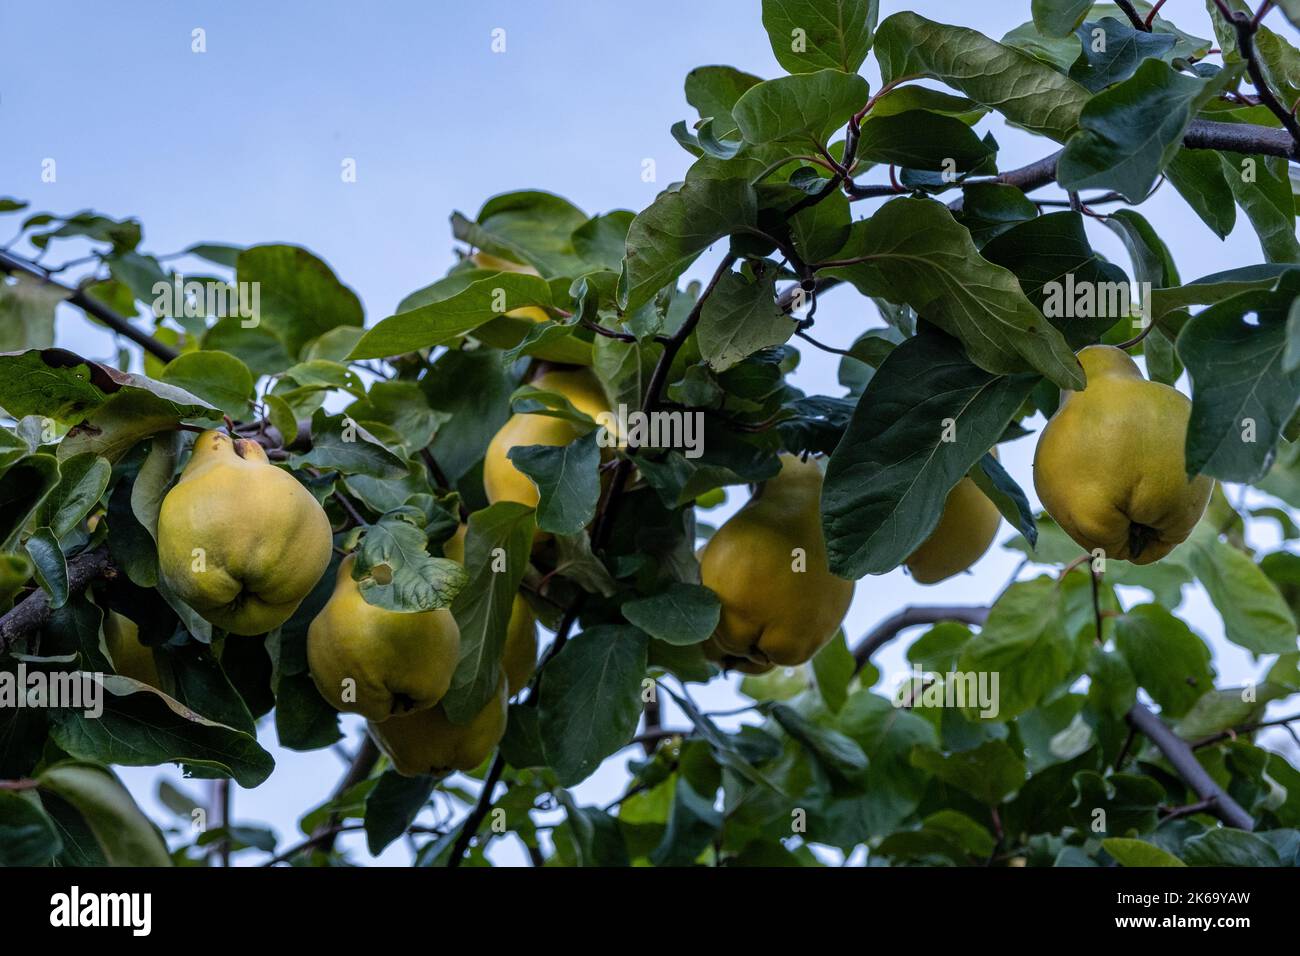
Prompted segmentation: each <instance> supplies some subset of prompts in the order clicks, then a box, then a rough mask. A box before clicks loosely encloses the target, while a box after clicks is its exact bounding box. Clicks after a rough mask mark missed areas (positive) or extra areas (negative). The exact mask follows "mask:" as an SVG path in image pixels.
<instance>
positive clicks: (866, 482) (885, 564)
mask: <svg viewBox="0 0 1300 956" xmlns="http://www.w3.org/2000/svg"><path fill="white" fill-rule="evenodd" d="M1035 381H1036V380H1035V379H1034V378H1033V377H1031V376H1015V377H1007V376H997V375H990V374H989V373H988V372H985V371H983V370H982V369H980V368H977V367H976V366H974V365H972V364H971V363H970V361H969V360H968V359H967V358H966V357H965V355H964V354H963V353H962V350H961V347H960V345H959V344H958V343H957V342H956V341H955V340H953V339H951V338H949V337H948V336H946V335H943V334H941V333H934V332H930V333H924V334H921V335H918V336H916V337H914V338H912V339H909V340H907V341H906V342H904V343H903V344H902V345H900V346H898V347H897V348H896V349H894V351H893V352H891V353H890V355H889V357H888V358H887V359H885V362H884V364H883V365H881V367H880V369H879V371H877V372H876V374H875V376H874V377H873V378H872V379H871V381H870V382H869V383H868V384H867V388H866V391H865V392H864V393H863V396H862V398H861V399H860V400H859V402H858V407H857V408H856V410H855V411H854V413H853V417H852V419H850V421H849V426H848V429H847V430H846V432H845V434H844V438H843V440H842V441H841V442H840V444H839V447H838V448H836V450H835V454H834V455H832V456H831V460H830V465H829V466H828V468H827V472H826V483H825V486H824V488H823V489H822V527H823V529H824V532H825V535H826V547H827V552H828V556H829V559H830V564H831V569H832V570H833V571H834V572H835V573H836V574H839V575H841V576H842V577H846V578H859V577H861V576H862V575H864V574H883V573H885V572H886V571H891V570H893V569H894V568H896V567H898V566H899V565H900V564H902V563H903V561H904V560H906V559H907V557H908V556H909V555H910V554H911V553H912V552H913V551H915V550H916V549H917V548H918V547H919V546H920V545H921V543H922V542H923V541H925V539H926V538H927V537H928V536H929V535H930V533H931V532H932V531H933V530H934V528H935V526H936V525H938V523H939V518H940V516H941V515H942V512H943V503H944V501H945V499H946V498H947V495H948V492H949V491H950V490H951V489H952V487H953V486H954V485H955V484H956V483H957V482H958V481H960V480H961V479H962V478H963V477H964V476H965V475H966V473H967V472H968V471H970V469H971V467H972V466H974V465H975V463H976V462H978V461H979V460H980V458H981V457H983V455H984V453H985V452H986V451H988V449H989V448H990V447H992V446H993V444H994V443H995V442H997V441H998V439H999V438H1000V437H1001V435H1002V433H1003V431H1004V430H1005V429H1006V427H1007V424H1008V422H1010V421H1011V418H1012V417H1013V416H1014V415H1015V413H1016V411H1017V410H1018V409H1019V407H1020V405H1021V403H1022V402H1023V401H1024V400H1025V398H1026V397H1027V396H1028V395H1029V392H1030V390H1031V389H1032V388H1033V386H1034V384H1035ZM945 421H951V422H952V427H951V429H950V431H951V435H949V434H948V433H947V432H948V431H949V430H948V429H945V427H944V424H943V423H944V422H945ZM950 438H951V440H949V439H950Z"/></svg>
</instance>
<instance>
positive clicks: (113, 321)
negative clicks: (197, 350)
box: [0, 251, 180, 362]
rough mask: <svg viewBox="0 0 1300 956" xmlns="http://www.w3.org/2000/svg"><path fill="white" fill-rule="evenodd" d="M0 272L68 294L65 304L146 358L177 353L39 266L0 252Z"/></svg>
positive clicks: (165, 357) (166, 357)
mask: <svg viewBox="0 0 1300 956" xmlns="http://www.w3.org/2000/svg"><path fill="white" fill-rule="evenodd" d="M0 272H5V273H8V274H10V275H15V274H20V275H25V276H27V277H29V278H32V279H36V280H38V281H40V282H43V283H45V284H46V285H49V286H53V287H54V288H56V289H61V290H62V291H64V292H66V293H67V294H68V297H67V302H68V303H69V304H71V305H75V306H76V307H77V308H78V309H80V310H81V311H82V312H85V313H86V314H87V315H90V316H93V317H94V318H96V319H99V321H101V322H103V323H104V324H105V325H107V326H108V327H109V328H110V329H112V330H113V331H114V332H116V333H117V334H118V335H121V336H122V337H123V338H127V339H130V340H131V341H132V342H134V343H135V344H136V345H138V346H140V347H141V348H142V349H144V350H145V351H146V352H148V353H149V354H150V355H152V356H154V357H155V358H157V359H160V360H161V361H163V362H170V361H171V360H172V359H174V358H176V356H177V355H179V354H180V353H179V352H177V351H176V350H175V349H174V348H172V347H171V346H170V345H165V344H163V343H162V342H159V341H158V340H157V339H155V338H154V337H153V336H152V335H150V334H149V333H148V332H145V331H144V330H142V329H138V328H136V327H135V326H134V325H132V324H131V323H130V322H129V321H127V320H126V319H124V318H123V317H122V316H120V315H118V314H117V313H116V312H114V311H113V310H112V309H110V308H108V306H106V305H104V304H103V303H102V302H97V301H95V300H94V299H92V298H91V297H90V296H89V295H87V294H86V293H85V292H84V291H82V290H81V289H74V288H73V287H72V286H69V285H64V284H63V283H62V282H59V281H57V280H55V279H52V278H51V277H50V276H48V275H46V274H45V273H44V272H43V271H41V269H40V267H38V266H35V265H33V264H32V263H30V262H25V261H23V260H22V259H20V258H18V257H17V256H14V255H12V254H11V253H8V252H4V251H0Z"/></svg>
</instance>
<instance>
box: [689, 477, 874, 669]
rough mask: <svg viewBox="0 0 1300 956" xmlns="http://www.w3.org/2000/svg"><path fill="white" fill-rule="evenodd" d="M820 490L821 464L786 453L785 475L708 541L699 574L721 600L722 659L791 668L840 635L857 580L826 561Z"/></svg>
mask: <svg viewBox="0 0 1300 956" xmlns="http://www.w3.org/2000/svg"><path fill="white" fill-rule="evenodd" d="M821 490H822V471H821V468H820V467H819V466H818V464H817V462H815V461H811V460H810V461H801V460H800V459H799V458H798V457H796V456H794V455H782V456H781V471H780V473H779V474H778V475H776V477H774V478H772V479H770V480H769V481H767V482H765V483H764V484H763V485H762V486H761V487H760V488H759V489H758V491H757V492H755V494H754V497H753V498H751V499H750V500H749V503H748V504H746V505H745V506H744V507H743V508H742V509H741V510H740V511H738V512H737V513H736V514H735V515H734V516H733V517H732V518H730V519H729V520H728V521H727V522H726V523H725V524H723V526H722V527H721V528H719V529H718V530H717V533H715V534H714V535H713V537H712V538H711V539H710V540H709V543H708V544H706V545H705V546H704V553H703V556H702V557H701V559H700V580H701V582H702V583H703V584H704V586H705V587H707V588H710V589H711V590H712V591H713V592H714V593H715V594H717V595H718V598H719V599H720V600H721V602H722V616H721V618H720V620H719V621H718V627H717V630H716V631H714V634H713V638H712V641H713V644H714V649H715V651H716V652H718V653H720V654H721V655H723V656H724V657H728V658H744V659H747V660H749V661H750V662H752V663H753V664H756V665H758V666H759V667H765V666H767V665H771V664H780V665H782V666H786V667H792V666H794V665H796V664H802V663H803V662H804V661H806V660H808V659H810V658H811V657H812V656H813V655H814V654H816V653H817V652H818V651H819V650H821V648H822V647H823V646H825V645H826V643H827V642H828V641H830V639H831V638H832V637H834V636H835V632H836V631H837V630H838V629H839V626H840V623H841V622H842V621H843V620H844V615H845V614H846V613H847V612H848V609H849V602H850V601H851V600H852V599H853V582H852V581H845V580H844V579H843V578H839V577H836V576H835V575H834V574H832V573H831V570H830V567H829V566H828V565H827V562H826V541H825V539H824V538H823V537H822V525H821V515H820V505H821ZM730 666H736V664H735V663H734V662H733V663H732V664H731V665H730Z"/></svg>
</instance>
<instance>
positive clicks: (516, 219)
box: [451, 190, 588, 278]
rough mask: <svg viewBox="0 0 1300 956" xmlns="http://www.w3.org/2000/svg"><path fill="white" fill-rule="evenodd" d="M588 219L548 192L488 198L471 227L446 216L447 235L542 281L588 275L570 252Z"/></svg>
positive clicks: (456, 217) (456, 216)
mask: <svg viewBox="0 0 1300 956" xmlns="http://www.w3.org/2000/svg"><path fill="white" fill-rule="evenodd" d="M586 221H587V214H586V213H584V212H583V211H582V210H581V209H579V208H578V207H577V206H575V205H573V203H571V202H569V201H568V200H567V199H564V198H562V197H560V196H556V195H554V194H552V193H548V192H542V191H540V190H523V191H520V192H513V193H502V194H501V195H499V196H493V197H492V198H491V199H489V200H488V201H487V202H485V203H484V204H483V208H482V209H480V210H479V212H478V216H477V217H476V221H475V222H470V221H469V220H468V219H466V218H465V217H464V216H462V215H461V214H460V213H455V214H453V215H452V217H451V227H452V234H453V235H454V236H455V237H456V238H457V239H459V240H461V241H462V242H465V243H468V244H469V245H471V246H475V247H476V248H479V249H482V250H483V251H484V252H488V253H491V254H492V255H496V256H502V257H504V258H506V259H509V260H511V261H513V262H524V263H527V264H528V265H530V266H533V267H534V268H535V269H537V271H538V272H540V273H541V274H542V275H543V276H545V277H546V278H551V277H553V276H569V277H573V276H577V275H581V274H582V273H583V272H584V271H588V270H587V268H586V264H585V263H584V262H583V260H582V259H581V257H579V256H578V255H577V253H576V251H575V249H574V247H573V233H574V231H575V230H577V229H578V228H579V227H580V226H582V224H583V223H585V222H586Z"/></svg>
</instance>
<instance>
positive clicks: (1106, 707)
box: [1088, 647, 1137, 720]
mask: <svg viewBox="0 0 1300 956" xmlns="http://www.w3.org/2000/svg"><path fill="white" fill-rule="evenodd" d="M1136 694H1137V678H1135V677H1134V676H1133V672H1132V671H1131V670H1129V666H1128V663H1127V662H1126V661H1125V660H1124V658H1123V657H1122V656H1120V655H1119V654H1116V653H1114V652H1112V651H1107V650H1103V649H1102V648H1100V647H1093V648H1092V649H1091V650H1090V651H1089V652H1088V703H1089V705H1091V706H1092V707H1093V708H1094V709H1096V710H1098V711H1100V712H1101V713H1103V714H1106V715H1108V716H1109V717H1110V718H1111V719H1112V720H1119V719H1120V718H1121V717H1123V716H1124V715H1125V714H1126V713H1128V711H1129V709H1130V708H1131V707H1132V706H1133V701H1134V699H1135V697H1136Z"/></svg>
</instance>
